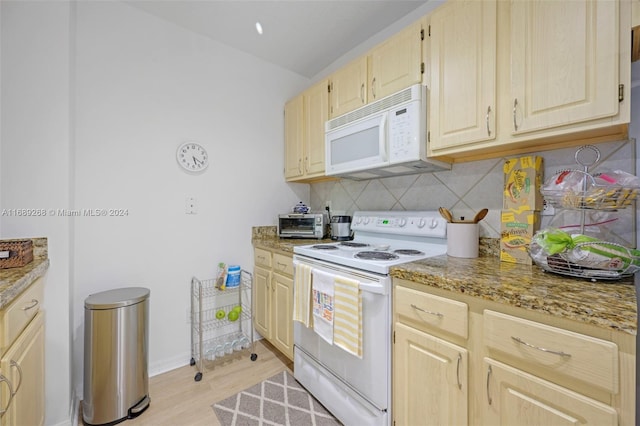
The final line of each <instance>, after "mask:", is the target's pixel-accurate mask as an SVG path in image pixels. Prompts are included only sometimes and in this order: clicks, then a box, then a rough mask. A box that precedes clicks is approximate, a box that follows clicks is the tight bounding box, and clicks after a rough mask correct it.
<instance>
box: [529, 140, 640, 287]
mask: <svg viewBox="0 0 640 426" xmlns="http://www.w3.org/2000/svg"><path fill="white" fill-rule="evenodd" d="M575 160H576V163H577V164H578V165H580V166H582V169H581V170H579V169H568V170H562V171H560V172H558V173H562V172H573V173H577V174H578V175H580V174H583V175H584V176H583V179H582V182H583V185H582V190H578V191H576V190H572V191H550V190H546V191H545V190H544V189H543V190H542V191H541V192H542V195H543V196H544V198H545V201H546V202H547V203H550V204H551V205H552V206H553V207H554V208H555V209H556V211H562V210H563V209H564V210H576V211H577V213H578V217H580V223H579V229H580V234H583V235H584V234H585V218H586V215H587V213H588V212H589V211H606V212H617V211H619V210H622V209H625V208H627V207H634V206H635V198H636V195H637V192H638V188H626V187H624V186H619V185H598V184H596V180H595V178H594V176H593V175H592V174H591V173H589V168H590V167H592V166H595V165H596V164H597V163H598V162H599V161H600V151H599V150H598V149H597V148H596V147H594V146H591V145H585V146H582V147H580V148H579V149H578V150H577V151H576V154H575ZM602 227H603V228H604V227H606V224H603V225H602ZM603 248H605V249H607V250H616V251H617V252H618V253H619V255H620V258H623V259H625V260H626V261H619V262H618V264H617V265H616V264H615V262H609V263H608V264H606V265H603V264H602V263H590V260H589V256H588V254H589V253H592V252H594V251H597V250H602V249H603ZM529 250H530V253H535V252H538V254H540V253H542V256H540V255H537V256H536V255H535V254H532V255H531V257H532V258H533V260H534V262H535V263H536V265H538V266H539V267H541V268H542V269H543V270H545V271H549V272H553V273H556V274H561V275H568V276H573V277H579V278H587V279H590V280H591V281H597V280H617V279H621V278H624V277H628V276H631V275H633V274H634V273H635V272H636V271H637V270H638V269H640V268H639V267H638V266H636V264H635V263H637V262H636V261H637V260H638V259H639V258H638V256H634V254H633V253H632V251H631V250H630V249H629V248H627V247H625V246H623V245H621V244H618V243H614V242H609V241H599V242H597V243H596V242H582V243H577V244H575V247H573V248H572V249H570V250H564V251H563V252H560V253H557V254H553V255H549V256H547V255H546V253H545V252H544V250H542V251H541V248H540V247H539V246H536V244H535V243H534V242H532V244H531V247H530V248H529ZM635 253H636V254H637V252H635ZM632 262H633V263H632Z"/></svg>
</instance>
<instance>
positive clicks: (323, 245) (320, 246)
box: [311, 244, 338, 250]
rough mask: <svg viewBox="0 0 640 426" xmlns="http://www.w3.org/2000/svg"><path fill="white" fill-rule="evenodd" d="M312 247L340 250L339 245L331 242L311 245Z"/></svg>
mask: <svg viewBox="0 0 640 426" xmlns="http://www.w3.org/2000/svg"><path fill="white" fill-rule="evenodd" d="M311 248H312V249H315V250H338V247H336V246H332V245H330V244H316V245H315V246H311Z"/></svg>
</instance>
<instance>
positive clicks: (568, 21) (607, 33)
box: [429, 0, 631, 161]
mask: <svg viewBox="0 0 640 426" xmlns="http://www.w3.org/2000/svg"><path fill="white" fill-rule="evenodd" d="M476 3H480V4H476ZM630 8H631V4H630V3H629V2H628V1H611V0H596V1H588V0H576V1H568V2H560V1H559V2H549V1H545V0H531V1H526V2H524V1H523V2H518V1H516V2H504V1H498V2H486V1H483V2H469V1H455V2H453V1H452V2H447V3H446V4H445V5H443V6H441V8H439V9H437V10H436V11H435V12H434V13H433V14H432V15H431V17H430V22H431V32H430V34H431V36H430V39H429V43H431V47H430V48H431V58H430V65H431V99H430V100H431V111H430V115H429V117H430V126H431V128H430V153H431V154H432V155H434V156H441V157H449V158H454V159H456V160H457V161H465V160H473V159H478V158H483V157H496V156H498V155H501V154H502V155H506V154H513V153H518V152H529V151H532V150H540V148H542V147H547V148H560V147H565V146H575V145H578V144H584V143H596V142H602V141H606V140H614V138H624V137H626V136H627V134H628V133H627V125H628V123H629V119H630V102H629V100H630V73H631V64H630V54H631V52H630V49H631V46H630V43H629V35H630V31H631V10H630Z"/></svg>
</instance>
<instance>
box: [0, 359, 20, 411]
mask: <svg viewBox="0 0 640 426" xmlns="http://www.w3.org/2000/svg"><path fill="white" fill-rule="evenodd" d="M9 365H10V366H11V368H13V367H15V368H16V369H17V370H18V379H19V380H20V381H19V382H18V386H16V388H15V389H13V386H12V385H11V381H10V380H9V379H7V378H6V377H5V376H4V375H3V374H0V383H1V382H5V383H6V384H7V386H8V387H9V401H8V402H7V406H6V407H4V408H2V409H0V418H2V417H3V416H4V415H5V414H6V413H7V410H9V407H11V402H12V401H13V397H14V396H16V394H17V393H18V390H19V389H20V385H22V368H20V364H18V363H17V362H15V361H14V360H11V362H10V363H9Z"/></svg>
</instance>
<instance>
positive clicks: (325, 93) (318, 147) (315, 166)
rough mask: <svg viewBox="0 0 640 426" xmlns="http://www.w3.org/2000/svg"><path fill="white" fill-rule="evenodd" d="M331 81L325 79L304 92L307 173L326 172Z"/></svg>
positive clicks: (305, 164)
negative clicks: (326, 139)
mask: <svg viewBox="0 0 640 426" xmlns="http://www.w3.org/2000/svg"><path fill="white" fill-rule="evenodd" d="M328 86H329V81H328V80H323V81H321V82H320V83H318V84H316V85H315V86H313V87H312V88H310V89H309V90H307V91H305V92H304V95H303V96H304V168H305V174H307V175H309V176H312V175H321V174H324V151H325V142H324V133H325V129H324V125H325V122H326V121H327V120H328V119H329V89H328Z"/></svg>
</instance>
